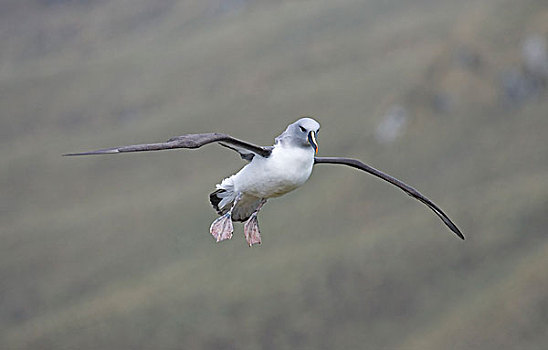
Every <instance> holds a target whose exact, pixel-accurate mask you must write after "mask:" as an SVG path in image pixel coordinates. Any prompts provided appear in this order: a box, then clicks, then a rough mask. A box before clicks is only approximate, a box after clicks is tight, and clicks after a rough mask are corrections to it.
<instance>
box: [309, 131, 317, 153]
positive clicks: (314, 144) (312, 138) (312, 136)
mask: <svg viewBox="0 0 548 350" xmlns="http://www.w3.org/2000/svg"><path fill="white" fill-rule="evenodd" d="M308 142H310V145H311V146H312V147H314V151H315V152H316V154H318V142H317V141H316V133H315V132H314V131H311V132H309V133H308Z"/></svg>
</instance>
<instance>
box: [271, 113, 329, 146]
mask: <svg viewBox="0 0 548 350" xmlns="http://www.w3.org/2000/svg"><path fill="white" fill-rule="evenodd" d="M319 130H320V123H318V122H317V121H315V120H314V119H312V118H301V119H299V120H297V121H296V122H295V123H293V124H289V126H288V127H287V129H285V131H284V132H283V133H282V134H281V135H280V136H278V137H276V143H278V142H282V143H288V144H290V145H294V146H298V147H312V148H313V149H314V150H315V151H316V152H318V143H317V142H316V135H317V134H318V131H319Z"/></svg>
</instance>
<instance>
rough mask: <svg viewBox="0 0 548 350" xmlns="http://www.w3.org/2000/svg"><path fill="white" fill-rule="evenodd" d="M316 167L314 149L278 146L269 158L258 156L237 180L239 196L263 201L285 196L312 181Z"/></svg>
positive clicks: (241, 171)
mask: <svg viewBox="0 0 548 350" xmlns="http://www.w3.org/2000/svg"><path fill="white" fill-rule="evenodd" d="M313 165H314V150H313V149H312V148H306V149H305V148H298V147H284V146H283V145H279V144H278V145H276V147H274V149H273V150H272V154H271V155H270V157H268V158H263V157H260V156H255V157H254V158H253V160H252V162H251V163H249V164H248V165H246V166H245V167H244V168H243V169H242V170H240V171H239V172H238V173H237V174H236V175H234V177H233V181H234V189H235V191H237V192H242V193H244V194H249V195H253V196H256V197H260V198H270V197H277V196H281V195H283V194H285V193H287V192H289V191H292V190H294V189H296V188H297V187H299V186H301V185H302V184H303V183H305V182H306V180H308V178H309V177H310V174H311V173H312V167H313Z"/></svg>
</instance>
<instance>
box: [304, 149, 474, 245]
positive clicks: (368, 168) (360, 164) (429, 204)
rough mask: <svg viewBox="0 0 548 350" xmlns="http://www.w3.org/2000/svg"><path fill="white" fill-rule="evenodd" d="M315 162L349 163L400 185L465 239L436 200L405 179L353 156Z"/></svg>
mask: <svg viewBox="0 0 548 350" xmlns="http://www.w3.org/2000/svg"><path fill="white" fill-rule="evenodd" d="M314 164H342V165H348V166H350V167H352V168H356V169H360V170H363V171H365V172H367V173H369V174H371V175H374V176H376V177H378V178H381V179H383V180H384V181H387V182H389V183H391V184H392V185H394V186H396V187H399V188H400V189H401V190H402V191H404V192H405V193H407V194H408V195H409V196H411V197H413V198H415V199H417V200H419V201H421V202H422V203H424V204H425V205H426V206H427V207H428V208H430V209H431V210H432V211H433V212H434V213H436V215H437V216H438V217H439V218H440V219H441V220H442V221H443V223H444V224H445V225H447V227H449V229H450V230H451V231H453V232H454V233H455V234H456V235H457V236H459V237H460V238H461V239H464V235H463V234H462V232H460V230H459V229H458V227H457V225H455V224H454V223H453V221H451V219H449V217H448V216H447V214H445V213H444V212H443V210H441V209H440V207H438V206H437V205H436V204H434V202H432V201H431V200H430V199H428V198H426V196H424V195H423V194H422V193H420V192H419V191H417V190H416V189H414V188H413V187H411V186H409V185H408V184H406V183H405V182H403V181H400V180H398V179H396V178H395V177H393V176H390V175H388V174H386V173H383V172H382V171H380V170H378V169H375V168H373V167H371V166H369V165H367V164H364V163H363V162H361V161H359V160H357V159H352V158H343V157H315V158H314Z"/></svg>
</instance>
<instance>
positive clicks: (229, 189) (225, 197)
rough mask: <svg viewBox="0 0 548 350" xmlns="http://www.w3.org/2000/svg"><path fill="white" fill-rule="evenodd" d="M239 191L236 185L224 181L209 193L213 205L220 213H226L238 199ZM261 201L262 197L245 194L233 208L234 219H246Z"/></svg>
mask: <svg viewBox="0 0 548 350" xmlns="http://www.w3.org/2000/svg"><path fill="white" fill-rule="evenodd" d="M236 197H237V193H236V192H235V191H234V186H233V185H232V183H231V182H230V181H226V180H225V181H223V182H222V183H221V184H220V185H217V190H216V191H214V192H212V193H211V194H210V195H209V201H210V202H211V205H212V206H213V208H214V209H215V211H217V213H218V214H219V215H224V214H226V213H227V212H228V211H229V210H230V208H231V207H232V203H233V202H234V200H236ZM260 202H261V199H260V198H257V197H253V196H249V195H244V196H242V197H241V198H240V200H239V201H238V203H237V204H236V206H235V207H234V209H233V210H232V221H246V220H247V219H249V217H250V216H251V214H253V212H254V211H255V210H257V207H258V206H259V203H260Z"/></svg>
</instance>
